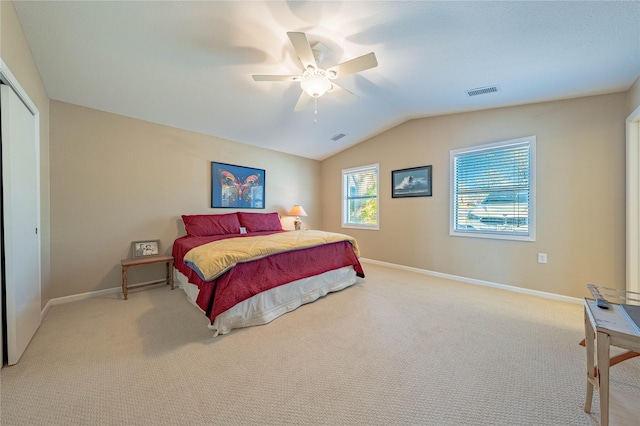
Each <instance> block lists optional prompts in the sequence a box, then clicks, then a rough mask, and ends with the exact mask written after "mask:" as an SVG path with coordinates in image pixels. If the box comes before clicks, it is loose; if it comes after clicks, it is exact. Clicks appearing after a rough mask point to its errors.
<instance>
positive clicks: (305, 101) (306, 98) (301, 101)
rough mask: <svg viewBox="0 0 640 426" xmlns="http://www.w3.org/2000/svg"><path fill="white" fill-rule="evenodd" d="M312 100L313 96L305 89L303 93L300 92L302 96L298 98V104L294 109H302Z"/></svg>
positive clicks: (296, 110)
mask: <svg viewBox="0 0 640 426" xmlns="http://www.w3.org/2000/svg"><path fill="white" fill-rule="evenodd" d="M310 100H311V96H309V95H308V94H307V92H305V91H304V90H303V91H302V93H301V94H300V97H299V98H298V102H297V103H296V106H295V108H293V110H294V111H295V112H298V111H302V110H303V109H304V107H306V106H307V104H308V103H309V101H310Z"/></svg>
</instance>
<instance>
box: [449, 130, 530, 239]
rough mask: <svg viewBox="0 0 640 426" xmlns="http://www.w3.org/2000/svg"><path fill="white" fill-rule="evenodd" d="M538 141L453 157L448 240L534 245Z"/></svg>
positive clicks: (500, 145)
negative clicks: (479, 239)
mask: <svg viewBox="0 0 640 426" xmlns="http://www.w3.org/2000/svg"><path fill="white" fill-rule="evenodd" d="M535 146H536V137H535V136H531V137H528V138H521V139H514V140H510V141H505V142H498V143H494V144H489V145H482V146H476V147H472V148H465V149H458V150H454V151H451V181H452V182H451V223H450V234H451V235H457V236H469V237H483V238H502V239H511V240H524V241H535V198H536V197H535Z"/></svg>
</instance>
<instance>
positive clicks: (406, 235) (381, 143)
mask: <svg viewBox="0 0 640 426" xmlns="http://www.w3.org/2000/svg"><path fill="white" fill-rule="evenodd" d="M626 97H627V94H626V93H617V94H610V95H603V96H594V97H587V98H580V99H571V100H564V101H558V102H548V103H540V104H533V105H525V106H518V107H511V108H501V109H493V110H486V111H478V112H470V113H464V114H455V115H447V116H440V117H431V118H423V119H416V120H412V121H409V122H406V123H404V124H402V125H400V126H398V127H396V128H393V129H391V130H389V131H387V132H385V133H383V134H381V135H378V136H376V137H373V138H371V139H370V140H368V141H366V142H364V143H361V144H359V145H357V146H355V147H352V148H351V149H349V150H347V151H344V152H342V153H340V154H337V155H335V156H333V157H331V158H329V159H326V160H324V161H323V162H322V165H321V177H322V182H323V186H322V207H323V223H322V225H323V228H325V229H327V230H331V231H342V232H348V233H350V234H352V235H354V236H355V237H356V238H357V239H358V242H359V244H360V247H361V251H362V255H363V257H365V258H371V259H375V260H380V261H384V262H391V263H395V264H400V265H406V266H411V267H415V268H420V269H425V270H430V271H435V272H440V273H446V274H452V275H456V276H460V277H465V278H471V279H477V280H484V281H489V282H494V283H499V284H506V285H511V286H517V287H522V288H527V289H534V290H539V291H543V292H551V293H557V294H562V295H567V296H574V297H582V296H584V295H586V294H587V292H586V284H587V283H597V284H601V285H606V286H611V287H619V288H624V283H625V264H624V260H625V198H624V197H625V158H624V155H625V134H624V131H625V124H624V123H625V117H626V108H627V106H626ZM530 135H536V136H537V182H538V183H537V217H538V221H537V240H536V241H535V242H519V241H504V240H490V239H477V238H468V237H452V236H449V196H450V194H449V187H450V186H449V152H450V150H452V149H456V148H462V147H468V146H473V145H477V144H483V143H489V142H495V141H502V140H509V139H514V138H518V137H523V136H530ZM372 163H379V164H380V194H381V196H380V230H379V231H366V230H353V229H342V228H341V221H340V211H341V209H340V197H341V195H340V191H339V190H336V189H337V188H340V179H341V170H342V169H343V168H349V167H354V166H360V165H366V164H372ZM429 164H431V165H433V196H432V197H423V198H406V199H392V198H391V183H390V181H391V171H392V170H396V169H403V168H407V167H414V166H421V165H429ZM537 253H547V254H548V264H538V263H537ZM365 273H366V268H365Z"/></svg>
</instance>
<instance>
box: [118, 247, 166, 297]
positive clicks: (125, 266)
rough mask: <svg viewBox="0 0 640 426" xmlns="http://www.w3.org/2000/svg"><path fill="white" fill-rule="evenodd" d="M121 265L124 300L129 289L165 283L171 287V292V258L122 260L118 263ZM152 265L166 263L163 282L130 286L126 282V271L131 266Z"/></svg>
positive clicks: (149, 257)
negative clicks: (165, 276) (165, 275)
mask: <svg viewBox="0 0 640 426" xmlns="http://www.w3.org/2000/svg"><path fill="white" fill-rule="evenodd" d="M120 263H121V264H122V295H123V296H124V300H127V294H128V293H129V289H130V288H131V289H133V288H140V287H147V286H150V285H154V284H160V283H163V282H166V283H167V284H170V285H171V290H173V256H148V257H136V258H133V259H122V260H121V261H120ZM154 263H166V264H167V278H166V279H164V280H158V281H153V282H150V283H145V284H136V285H133V286H130V285H129V283H128V282H127V270H128V269H129V268H130V267H132V266H140V265H151V264H154Z"/></svg>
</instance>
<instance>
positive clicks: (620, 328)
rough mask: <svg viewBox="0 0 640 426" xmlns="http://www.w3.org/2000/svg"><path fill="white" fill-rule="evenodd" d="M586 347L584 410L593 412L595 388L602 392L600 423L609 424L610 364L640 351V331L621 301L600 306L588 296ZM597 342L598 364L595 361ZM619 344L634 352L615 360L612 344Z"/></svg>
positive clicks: (585, 322)
mask: <svg viewBox="0 0 640 426" xmlns="http://www.w3.org/2000/svg"><path fill="white" fill-rule="evenodd" d="M584 328H585V347H586V350H587V399H586V402H585V404H584V411H585V412H587V413H589V412H591V401H592V399H593V389H594V387H595V388H596V390H599V392H600V425H601V426H607V425H608V424H609V367H610V366H611V365H613V364H616V363H618V362H620V361H624V360H625V359H628V358H632V357H634V356H637V352H640V331H638V329H637V328H636V327H635V326H634V324H633V323H632V322H631V320H630V319H629V317H628V316H627V315H626V314H625V313H624V312H623V311H622V308H621V307H620V305H616V304H613V303H612V304H611V306H610V308H609V309H602V308H598V307H597V306H596V301H595V300H592V299H587V298H585V299H584ZM594 343H595V352H596V353H597V361H598V366H597V368H596V366H595V365H594ZM611 346H617V347H619V348H623V349H627V350H629V351H631V352H627V353H625V354H622V355H619V356H617V357H615V358H614V360H611V359H610V358H609V348H610V347H611Z"/></svg>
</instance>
